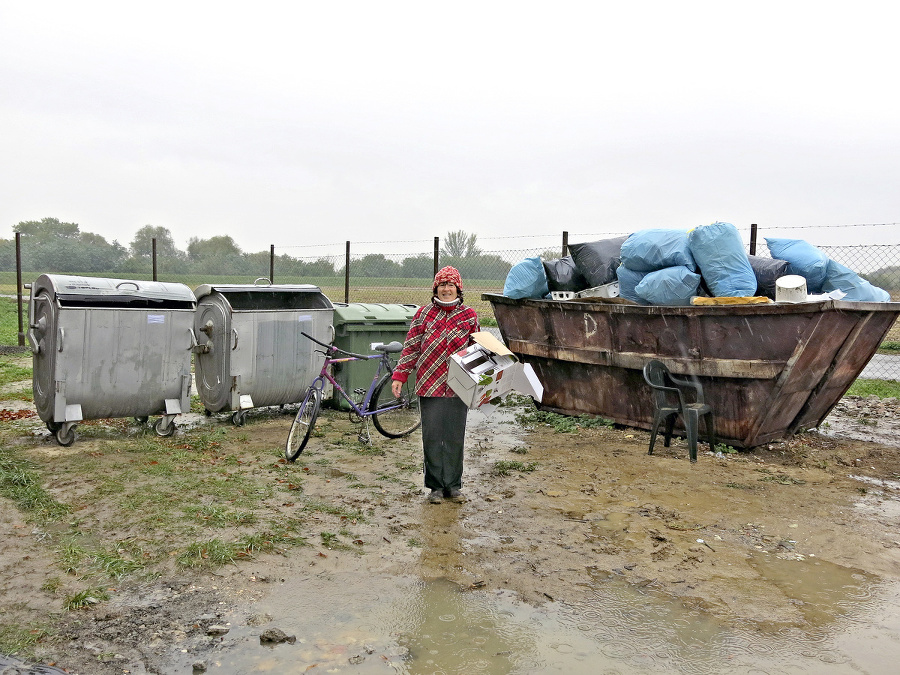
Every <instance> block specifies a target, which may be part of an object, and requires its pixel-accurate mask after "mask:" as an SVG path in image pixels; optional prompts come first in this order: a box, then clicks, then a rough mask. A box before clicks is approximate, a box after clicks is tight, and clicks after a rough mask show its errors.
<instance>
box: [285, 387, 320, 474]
mask: <svg viewBox="0 0 900 675" xmlns="http://www.w3.org/2000/svg"><path fill="white" fill-rule="evenodd" d="M321 403H322V393H321V392H320V391H319V390H318V389H316V388H315V387H310V388H309V389H307V390H306V396H305V397H304V398H303V403H301V404H300V409H299V410H298V411H297V416H296V417H295V418H294V422H293V424H291V430H290V432H289V433H288V438H287V443H286V444H285V446H284V456H285V458H287V461H289V462H293V461H294V460H295V459H297V457H299V456H300V453H301V452H303V448H305V447H306V442H307V441H308V440H309V437H310V435H311V434H312V430H313V427H314V426H316V418H317V417H318V416H319V406H320V405H321Z"/></svg>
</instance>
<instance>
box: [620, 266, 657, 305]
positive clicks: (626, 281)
mask: <svg viewBox="0 0 900 675" xmlns="http://www.w3.org/2000/svg"><path fill="white" fill-rule="evenodd" d="M645 276H647V273H646V272H635V271H634V270H630V269H628V268H627V267H625V265H619V266H618V267H617V268H616V278H617V279H618V280H619V297H620V298H625V299H626V300H631V301H632V302H636V303H638V304H639V305H649V304H650V303H649V302H647V301H646V300H644V299H643V298H642V297H641V296H640V295H638V294H637V291H635V290H634V289H635V288H636V287H637V285H638V284H639V283H641V280H643V278H644V277H645Z"/></svg>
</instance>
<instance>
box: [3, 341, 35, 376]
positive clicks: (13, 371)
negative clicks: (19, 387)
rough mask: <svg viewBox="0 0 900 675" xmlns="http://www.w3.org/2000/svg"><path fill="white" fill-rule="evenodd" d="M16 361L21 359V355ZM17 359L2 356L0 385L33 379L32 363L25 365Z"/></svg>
mask: <svg viewBox="0 0 900 675" xmlns="http://www.w3.org/2000/svg"><path fill="white" fill-rule="evenodd" d="M0 344H2V343H0ZM15 361H21V357H18V358H16V359H15ZM15 361H14V360H12V359H10V358H9V357H8V356H5V357H0V386H2V385H4V384H9V383H10V382H21V381H22V380H30V379H31V364H30V363H29V364H28V365H25V366H23V365H20V363H16V362H15Z"/></svg>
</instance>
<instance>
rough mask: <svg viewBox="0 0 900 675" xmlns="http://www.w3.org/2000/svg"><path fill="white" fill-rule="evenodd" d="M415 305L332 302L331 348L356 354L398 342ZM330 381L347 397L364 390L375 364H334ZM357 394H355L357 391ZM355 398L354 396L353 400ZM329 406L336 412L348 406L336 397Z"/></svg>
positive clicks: (370, 381)
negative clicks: (336, 384)
mask: <svg viewBox="0 0 900 675" xmlns="http://www.w3.org/2000/svg"><path fill="white" fill-rule="evenodd" d="M418 309H419V306H418V305H403V304H375V303H365V302H351V303H344V302H336V303H335V304H334V346H335V347H338V348H340V349H343V350H345V351H348V352H354V353H357V354H371V353H373V352H372V349H371V348H370V345H371V344H372V343H373V342H384V343H385V344H386V343H388V342H392V341H393V340H396V341H397V342H400V343H402V342H403V341H404V340H405V339H406V333H407V332H408V331H409V324H410V322H411V321H412V320H413V317H414V316H415V315H416V310H418ZM333 368H334V379H335V380H337V382H338V384H340V385H341V387H342V388H343V389H344V391H345V392H347V393H348V394H350V395H353V392H354V391H357V390H359V389H362V390H365V389H367V388H368V387H369V385H370V384H371V383H372V378H373V377H374V376H375V371H376V370H377V368H378V361H377V360H374V359H373V360H371V361H356V362H353V363H350V364H347V365H346V366H345V365H344V364H340V363H338V364H335V365H334V366H333ZM357 393H359V392H357ZM357 398H358V397H357ZM329 402H330V404H331V405H332V406H334V407H336V408H338V409H340V410H349V408H350V406H349V405H347V402H346V401H345V400H344V399H343V398H341V397H340V396H332V397H331V399H330V400H329Z"/></svg>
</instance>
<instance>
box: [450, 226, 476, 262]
mask: <svg viewBox="0 0 900 675" xmlns="http://www.w3.org/2000/svg"><path fill="white" fill-rule="evenodd" d="M477 239H478V235H477V234H466V232H465V230H456V231H455V232H448V233H447V236H446V238H445V239H444V245H443V246H442V247H441V255H442V256H446V257H448V258H474V257H475V256H477V255H481V249H480V248H478V247H477V246H476V245H475V241H476V240H477Z"/></svg>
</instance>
